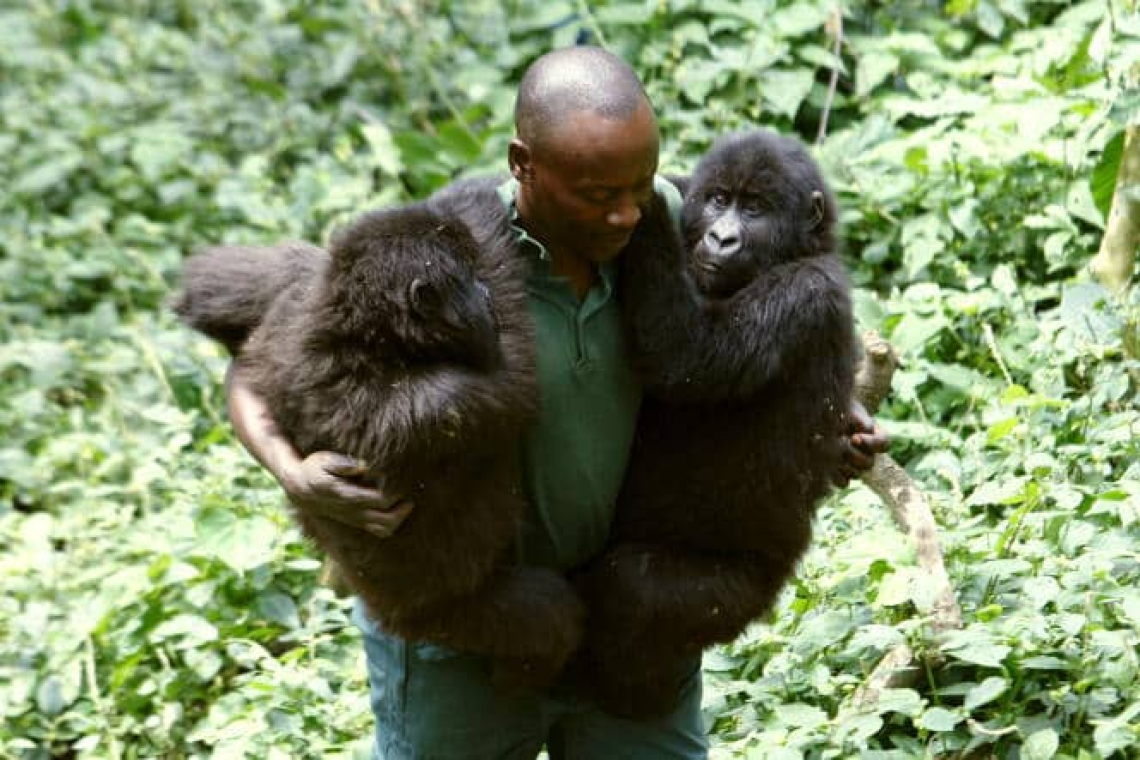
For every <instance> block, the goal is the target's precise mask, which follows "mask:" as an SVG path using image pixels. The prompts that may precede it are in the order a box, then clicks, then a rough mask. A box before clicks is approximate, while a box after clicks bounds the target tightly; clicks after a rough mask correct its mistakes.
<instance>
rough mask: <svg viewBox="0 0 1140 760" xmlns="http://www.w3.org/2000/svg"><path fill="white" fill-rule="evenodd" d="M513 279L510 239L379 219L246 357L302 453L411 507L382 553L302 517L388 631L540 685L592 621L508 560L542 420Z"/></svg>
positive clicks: (410, 216) (274, 317)
mask: <svg viewBox="0 0 1140 760" xmlns="http://www.w3.org/2000/svg"><path fill="white" fill-rule="evenodd" d="M520 266H523V263H522V262H520V261H519V259H518V257H516V256H514V255H513V247H512V244H511V241H510V240H509V238H503V239H499V238H496V237H495V236H494V235H493V234H492V233H489V232H479V231H472V230H470V229H469V228H468V227H467V226H466V225H464V224H462V223H460V222H459V221H457V220H455V219H454V217H452V216H450V215H448V214H446V213H440V212H439V210H437V209H435V208H433V207H432V206H430V205H428V204H413V205H410V206H407V207H404V208H399V209H389V210H383V211H379V212H373V213H371V214H368V215H365V216H364V217H362V218H361V219H359V220H358V221H357V222H355V223H354V224H353V225H352V226H350V227H349V228H348V229H347V230H346V231H345V232H343V233H342V234H340V235H339V236H338V237H337V238H335V239H334V241H333V244H332V246H331V249H330V258H329V261H328V264H327V266H325V267H323V268H322V269H321V270H320V274H319V276H318V277H317V278H315V279H302V280H300V281H298V282H296V283H294V284H293V285H292V286H290V287H289V288H287V289H285V290H284V291H283V292H281V293H280V294H279V295H278V297H276V298H275V299H274V300H273V302H272V304H271V305H270V307H269V310H268V312H267V313H266V314H265V315H264V319H262V320H261V321H260V324H258V325H257V326H256V328H255V329H254V330H253V332H252V334H251V335H250V336H249V338H248V340H247V342H246V343H245V346H244V348H243V350H242V351H241V353H240V354H239V356H238V358H237V360H236V361H237V364H238V368H239V371H240V372H241V373H242V374H243V377H245V378H247V379H248V382H249V383H250V385H251V387H252V389H253V390H254V391H255V392H256V393H257V394H258V395H260V396H261V397H262V398H264V399H265V400H266V402H267V404H268V405H269V408H270V412H271V414H272V416H273V418H274V421H275V422H276V424H277V425H278V427H279V428H280V429H281V431H282V432H283V433H284V434H285V435H286V437H288V438H289V439H290V440H291V441H292V442H293V443H294V444H295V445H296V446H297V448H298V450H299V451H300V452H301V453H302V454H303V455H307V454H310V453H312V452H315V451H335V452H340V453H344V454H347V455H350V456H353V457H356V458H358V459H360V460H362V461H363V462H365V463H366V464H367V466H368V470H369V477H370V478H372V479H374V480H378V481H380V482H381V484H382V486H383V489H384V490H385V492H387V493H390V494H401V495H403V496H404V497H405V498H407V499H408V500H409V501H411V502H412V503H414V504H415V507H414V509H413V510H412V512H411V514H410V516H409V517H408V519H407V520H406V521H405V523H404V524H403V525H402V526H401V528H400V530H399V531H398V533H397V534H396V535H395V536H393V537H391V538H387V539H380V538H377V537H374V536H372V535H371V534H369V533H367V532H365V531H363V530H360V529H358V528H355V527H351V526H348V525H345V524H343V523H340V522H337V521H334V520H331V519H326V518H323V517H319V516H316V515H313V514H310V513H306V512H303V511H300V510H297V511H296V517H297V519H298V521H299V522H300V524H301V526H302V528H303V529H304V531H305V533H306V534H307V535H309V536H310V537H312V538H313V539H314V540H315V542H316V543H317V544H318V545H319V546H320V547H321V549H323V550H324V551H325V552H327V553H328V554H329V555H331V556H332V557H333V558H334V559H335V560H336V562H337V564H338V566H339V567H340V568H341V570H342V571H343V575H344V577H345V580H346V582H347V583H349V585H351V586H352V588H353V590H354V591H355V592H356V593H357V594H359V596H360V597H361V598H362V600H363V601H364V603H365V605H366V607H367V608H368V610H369V612H370V613H371V614H373V615H374V616H376V617H377V618H378V619H379V621H380V623H381V625H382V627H383V628H384V629H385V630H387V631H389V632H391V633H394V634H397V635H400V636H402V637H405V638H408V639H410V640H426V641H432V642H435V643H440V644H444V645H448V646H452V647H454V648H456V649H460V650H464V651H470V652H477V653H481V654H486V655H490V656H491V657H493V658H496V659H497V660H498V665H499V668H500V669H499V675H500V677H501V678H502V679H503V680H505V681H507V682H509V683H510V684H512V685H515V686H542V685H543V684H544V683H545V682H546V681H548V680H549V679H550V678H552V677H553V675H554V674H555V673H556V672H557V671H558V670H559V669H560V668H561V666H562V664H563V662H564V660H565V658H566V657H567V656H568V655H569V653H570V652H571V651H572V650H573V649H574V648H575V647H576V645H577V643H578V641H579V637H580V630H581V618H582V609H581V603H580V602H579V601H578V599H577V597H576V595H575V593H574V591H573V589H572V588H571V587H570V586H569V585H568V584H567V583H566V581H565V580H564V579H563V578H561V577H560V576H559V575H557V574H556V573H554V572H551V571H548V570H545V569H540V568H521V567H515V566H513V565H512V564H511V563H510V559H511V558H510V557H509V556H507V555H508V553H509V547H510V545H511V543H512V541H513V540H514V538H515V536H516V532H517V528H518V524H519V521H520V519H521V516H522V511H523V506H524V504H523V496H522V494H521V489H520V486H519V483H520V479H519V475H518V472H517V445H518V439H519V435H520V433H521V431H522V429H523V428H524V426H525V425H527V424H528V423H529V422H530V421H531V420H532V418H533V416H534V414H535V413H536V406H537V391H536V388H535V381H534V376H535V368H534V355H533V342H534V336H533V329H532V327H531V325H530V322H529V317H528V315H527V313H526V307H525V298H526V293H525V288H524V285H523V283H524V276H523V273H522V272H521V271H520V269H519V267H520ZM245 287H248V288H250V289H251V290H252V289H257V288H258V287H259V285H258V284H257V283H255V282H247V283H246V285H245Z"/></svg>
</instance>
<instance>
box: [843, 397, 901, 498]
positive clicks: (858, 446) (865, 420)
mask: <svg viewBox="0 0 1140 760" xmlns="http://www.w3.org/2000/svg"><path fill="white" fill-rule="evenodd" d="M845 433H846V435H845V436H844V438H843V463H842V464H841V465H840V466H839V472H838V473H836V475H835V477H834V478H833V480H834V481H835V484H836V485H837V486H840V487H842V486H845V485H847V484H848V483H849V482H851V480H852V479H853V478H857V477H859V476H860V475H862V474H863V473H864V472H866V471H867V470H869V469H871V465H873V464H874V463H875V455H877V454H882V453H883V452H885V451H886V450H887V448H888V447H889V446H890V445H891V441H890V438H888V437H887V434H886V433H885V432H883V429H882V428H881V427H879V425H878V423H876V422H875V420H874V418H872V417H871V415H870V414H869V413H868V412H867V410H866V409H865V408H864V407H863V405H862V404H860V403H859V402H858V401H856V400H855V399H851V410H850V412H849V413H848V415H847V430H846V431H845Z"/></svg>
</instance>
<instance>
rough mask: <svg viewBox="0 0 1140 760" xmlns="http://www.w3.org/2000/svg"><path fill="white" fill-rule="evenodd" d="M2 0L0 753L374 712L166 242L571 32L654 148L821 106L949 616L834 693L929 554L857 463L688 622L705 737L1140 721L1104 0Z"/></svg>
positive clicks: (202, 753) (672, 151) (300, 223)
mask: <svg viewBox="0 0 1140 760" xmlns="http://www.w3.org/2000/svg"><path fill="white" fill-rule="evenodd" d="M835 7H836V5H835V3H833V2H830V1H824V0H808V1H807V2H790V1H789V0H744V1H743V2H737V1H735V0H733V1H732V2H729V1H728V0H633V1H625V2H620V1H617V0H615V1H613V2H604V3H601V2H600V3H585V2H580V1H579V2H568V1H566V0H562V1H560V0H552V1H546V2H540V1H539V0H512V1H510V2H502V3H500V2H489V1H486V0H468V1H467V2H452V1H451V0H424V2H412V1H411V0H372V2H365V1H364V0H358V1H354V0H338V1H333V2H325V3H318V4H310V3H302V2H299V1H298V0H240V1H239V2H221V0H196V1H195V2H190V0H170V1H163V2H158V1H157V0H155V1H149V2H148V1H147V0H50V1H49V0H28V2H23V3H17V4H8V3H2V4H0V294H2V295H3V298H2V301H0V340H2V344H0V591H2V593H0V757H13V758H14V757H19V758H48V757H164V758H190V757H194V758H197V757H224V758H230V757H250V758H287V757H338V756H344V757H348V756H352V754H353V753H354V752H356V751H358V750H359V748H360V746H361V744H362V741H365V740H366V739H367V736H368V733H369V730H370V715H369V713H368V708H367V703H366V685H365V682H364V671H363V664H362V653H361V648H360V646H359V642H358V640H357V636H356V633H355V631H354V630H353V629H352V627H351V626H350V625H349V623H348V621H347V616H346V612H347V610H346V605H345V602H344V601H342V600H338V599H337V598H335V597H334V596H333V595H332V593H331V592H329V591H328V590H326V589H323V588H321V587H320V586H319V585H318V584H317V582H316V568H317V566H318V562H317V561H316V560H315V558H314V556H313V554H312V552H311V550H310V549H309V548H308V547H306V546H305V545H303V544H302V543H301V542H300V541H299V538H298V535H297V532H296V531H295V530H294V529H293V528H292V527H291V525H290V523H289V520H288V518H287V515H286V513H285V511H284V510H283V509H282V508H281V505H280V497H279V495H278V491H277V490H276V489H275V487H274V486H273V484H272V483H271V481H270V480H269V479H268V477H267V476H266V475H265V474H264V473H262V472H261V471H260V470H259V469H258V468H257V467H256V466H254V465H253V464H252V463H251V460H250V459H249V458H248V457H247V456H246V455H245V454H244V453H243V452H241V451H240V449H238V448H237V447H236V446H235V443H234V441H233V438H232V436H231V433H230V431H229V428H228V425H227V423H226V422H225V419H224V411H223V405H222V398H221V392H220V387H219V379H220V376H221V373H222V371H223V368H224V364H225V362H224V359H223V358H222V357H221V356H220V354H219V352H218V350H217V349H216V348H215V347H213V346H212V345H209V344H207V343H206V342H205V341H203V340H199V339H197V338H195V337H193V336H191V335H190V334H188V333H187V331H185V330H183V329H180V328H179V327H178V326H177V325H176V324H175V323H174V321H173V320H172V319H171V316H170V314H169V313H168V312H167V311H166V309H165V308H164V299H165V298H166V297H167V295H168V293H169V290H170V287H171V284H172V283H173V281H174V278H175V275H176V272H177V269H178V266H179V263H180V261H181V258H182V256H183V255H184V253H185V252H187V251H189V250H191V249H193V248H194V247H195V246H198V245H201V244H204V243H208V242H209V243H212V242H218V241H269V240H274V239H278V238H283V237H305V238H309V239H314V240H323V239H325V237H326V236H327V234H328V232H329V230H330V228H332V227H333V226H335V225H336V224H338V223H341V222H343V221H344V220H346V219H347V218H349V217H350V216H352V215H353V214H356V213H358V212H360V211H362V210H364V209H367V208H369V207H372V206H375V205H377V204H381V203H386V202H392V201H397V200H403V199H407V198H412V197H420V196H423V195H425V194H427V193H428V192H430V191H431V190H432V189H433V188H435V187H438V186H439V185H441V184H443V183H445V182H447V181H448V180H449V179H451V178H452V177H454V176H456V175H457V174H458V173H461V172H465V171H469V170H470V171H475V170H489V169H501V168H503V165H504V159H503V156H504V152H505V145H506V141H507V140H508V139H509V136H510V127H509V115H510V110H511V103H512V95H513V88H514V83H515V82H516V81H517V78H518V76H519V74H520V73H521V70H522V68H523V67H524V66H525V64H526V62H527V61H528V60H530V59H531V58H532V57H534V56H535V55H537V54H539V53H540V52H542V51H545V50H547V49H548V48H550V47H551V46H555V45H564V44H570V43H572V42H574V41H575V40H577V39H580V38H582V37H586V36H588V37H590V38H592V39H594V40H598V39H602V40H604V41H605V43H606V44H607V45H609V46H610V47H612V48H613V49H615V50H616V51H618V52H620V53H621V54H623V55H624V56H626V57H627V59H628V60H629V61H630V62H631V63H633V64H634V66H635V67H636V68H637V69H638V71H639V72H640V73H641V74H642V75H643V77H644V79H645V81H646V83H647V86H648V88H649V90H650V93H651V95H652V97H653V100H654V102H655V104H656V106H657V108H658V111H659V113H660V116H661V123H662V128H663V133H664V152H663V168H665V169H667V170H684V169H686V168H687V167H689V166H691V164H692V162H693V160H694V158H695V157H696V156H697V155H699V153H700V151H701V150H702V149H703V148H705V147H706V146H707V145H708V143H709V141H710V140H711V139H713V138H714V137H715V136H716V135H719V134H721V133H723V132H725V131H728V130H731V129H734V128H738V127H741V126H745V125H749V124H762V125H765V126H769V127H773V128H776V129H779V130H782V131H787V132H796V133H799V134H800V135H801V136H802V137H804V139H805V140H808V141H814V140H815V137H816V134H817V131H818V127H819V123H820V120H821V116H822V114H823V112H824V109H825V104H826V103H827V101H828V94H827V90H828V77H829V74H830V71H831V69H832V68H838V70H839V72H840V77H839V81H838V89H837V92H836V94H835V96H834V100H833V102H832V103H831V106H830V109H829V111H828V130H827V136H826V139H825V140H824V141H823V142H822V143H821V144H820V145H819V146H818V148H817V150H816V154H817V156H818V157H819V158H820V160H821V161H822V162H823V163H824V165H825V167H826V168H827V170H828V174H829V176H830V178H831V179H832V181H833V183H834V186H835V188H836V189H837V191H838V192H839V194H840V197H841V200H842V205H843V209H844V213H843V225H844V241H845V243H844V244H845V253H846V256H847V259H848V263H849V265H850V267H851V269H852V272H853V274H854V278H855V281H856V283H857V284H858V286H859V290H858V294H857V295H858V299H857V300H858V308H859V316H860V319H861V322H862V324H863V325H864V326H865V327H868V328H875V329H878V330H880V331H881V332H883V333H884V334H885V335H887V336H888V337H889V338H890V339H891V341H892V342H893V343H894V345H895V346H896V347H897V348H898V349H899V350H900V352H901V353H902V354H903V357H904V360H905V365H904V367H903V369H902V370H901V371H900V372H899V373H898V375H897V377H896V381H895V395H894V397H893V398H892V400H891V401H890V402H889V404H888V406H887V407H886V408H885V409H883V410H882V413H881V416H882V419H883V421H884V423H885V424H886V426H887V427H888V429H889V430H890V431H891V433H892V435H893V438H894V442H895V443H894V449H893V452H894V454H895V456H896V457H897V458H898V459H899V460H900V461H902V462H903V463H904V464H906V466H907V467H908V469H909V470H910V471H911V472H912V473H913V475H914V476H915V477H916V478H917V480H918V481H919V482H920V483H921V484H922V485H923V487H924V488H925V490H926V491H927V492H928V494H929V496H930V498H931V500H932V503H933V505H934V508H935V512H936V516H937V518H938V520H939V522H940V524H941V525H942V526H943V529H944V530H943V533H942V535H941V541H942V545H943V547H944V550H945V552H946V555H947V564H948V566H949V570H950V573H951V575H952V578H953V581H954V583H955V585H956V587H957V589H958V592H959V597H960V601H961V603H962V606H963V610H964V613H965V617H966V625H965V628H964V629H963V630H962V631H961V632H960V633H957V634H955V635H953V636H952V637H951V639H950V641H948V642H947V643H946V645H945V650H946V651H947V653H948V656H949V659H948V661H947V662H946V663H945V664H944V665H942V666H940V667H938V668H930V669H928V671H927V672H926V673H924V674H923V677H922V678H921V680H920V685H919V686H918V687H917V688H915V689H899V690H894V691H891V692H888V693H887V694H886V695H885V698H884V700H883V701H882V702H881V704H880V705H879V707H878V709H877V710H874V711H872V712H871V713H869V714H866V715H860V716H857V717H852V718H847V719H844V720H841V721H836V720H835V716H836V715H837V712H838V710H839V707H840V705H842V704H843V701H844V699H845V698H846V697H848V696H849V695H850V693H851V692H852V691H853V689H854V688H855V687H856V686H857V685H858V684H860V683H861V682H862V680H863V677H864V675H865V674H866V673H867V672H868V671H869V670H870V669H871V668H872V667H873V666H874V665H875V663H876V662H877V660H878V658H879V657H880V656H881V655H882V654H883V653H884V652H885V651H887V650H888V649H889V648H890V647H892V646H893V645H894V644H896V643H898V642H901V641H909V642H910V643H911V644H912V645H914V646H915V647H917V648H918V649H919V650H923V649H926V648H928V647H929V646H930V641H929V639H928V635H927V631H926V629H925V628H924V614H925V613H926V612H928V611H929V607H930V600H931V593H932V589H931V588H930V584H929V583H928V582H927V581H926V580H925V579H924V578H923V577H922V576H921V575H920V574H919V573H917V572H916V566H915V561H914V557H913V555H912V553H911V551H910V549H909V548H908V547H907V546H906V542H905V541H904V540H903V539H902V538H901V537H900V536H899V535H898V534H897V532H896V530H895V528H894V527H893V526H892V524H891V523H890V520H889V518H888V517H887V515H886V513H885V510H884V509H883V507H882V506H881V505H880V504H879V503H878V502H877V500H876V499H875V498H874V497H873V496H872V495H870V493H869V492H867V491H866V490H864V489H862V488H861V487H858V486H857V487H853V488H851V489H849V490H847V491H845V492H843V493H842V494H840V495H838V496H837V497H836V498H834V499H832V500H831V501H830V502H829V503H828V505H827V506H826V507H825V509H824V510H823V511H822V513H821V516H820V519H819V521H818V539H817V542H816V548H815V550H813V552H812V553H811V554H810V556H809V557H808V558H807V559H806V560H805V562H804V565H803V568H802V572H801V574H800V577H799V579H798V580H797V582H796V583H795V584H794V585H793V587H791V588H790V589H789V590H788V592H787V593H786V594H785V596H784V598H783V600H782V602H781V604H780V605H779V609H778V610H777V612H776V613H775V614H774V616H773V619H772V620H771V623H770V625H763V626H756V627H755V628H754V629H752V630H751V631H750V632H749V633H748V634H747V635H746V636H745V637H743V638H742V639H741V640H740V641H739V642H737V643H736V644H735V645H733V646H731V647H728V648H725V649H722V650H719V651H717V652H715V653H713V654H711V655H710V656H708V657H707V658H706V705H705V707H706V711H707V716H708V719H709V725H710V730H711V731H712V732H713V734H714V741H715V745H716V748H715V750H714V756H715V757H747V758H799V757H810V758H841V757H856V756H861V757H866V758H911V757H936V756H937V757H966V756H969V757H1000V758H1024V759H1025V760H1043V759H1044V758H1050V757H1057V758H1108V757H1135V756H1137V754H1138V753H1140V661H1138V655H1137V647H1138V645H1140V588H1138V582H1140V463H1138V462H1140V456H1138V453H1140V452H1138V448H1140V445H1138V443H1137V440H1138V439H1140V409H1138V407H1137V404H1136V397H1137V390H1138V385H1140V362H1138V359H1137V356H1138V355H1137V350H1138V345H1140V340H1138V338H1137V317H1138V315H1140V304H1138V301H1137V296H1136V295H1135V294H1133V295H1132V296H1130V297H1125V298H1124V299H1122V300H1117V301H1113V300H1110V299H1108V298H1107V297H1106V296H1105V294H1104V292H1103V291H1102V290H1101V289H1100V288H1099V287H1097V286H1096V285H1094V284H1091V283H1090V282H1088V281H1087V279H1086V277H1085V276H1084V274H1083V265H1084V263H1085V262H1086V261H1087V260H1088V259H1089V258H1090V257H1091V255H1092V253H1093V252H1095V249H1096V245H1097V242H1098V241H1099V237H1100V233H1101V229H1102V226H1103V219H1104V213H1105V211H1106V209H1107V204H1108V202H1109V200H1110V199H1111V194H1112V186H1113V178H1114V176H1115V168H1116V165H1117V162H1118V161H1119V152H1120V140H1119V135H1120V133H1121V130H1122V129H1123V127H1124V125H1126V124H1127V123H1134V122H1136V121H1137V120H1138V119H1140V95H1138V93H1137V89H1136V83H1137V71H1138V66H1140V19H1138V15H1137V8H1136V6H1135V4H1134V2H1133V0H1111V2H1106V0H1087V1H1084V2H1058V1H1056V0H949V1H948V2H945V3H942V2H937V1H936V0H851V1H850V2H845V3H842V4H841V7H842V18H843V31H844V36H843V44H842V46H841V48H840V51H839V56H838V57H836V55H835V53H834V50H835V48H834V46H833V45H834V38H833V36H832V35H831V34H829V32H828V29H832V30H833V29H834V28H835V23H834V21H835V19H834V18H833V12H834V9H835Z"/></svg>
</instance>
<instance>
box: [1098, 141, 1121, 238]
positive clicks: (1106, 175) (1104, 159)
mask: <svg viewBox="0 0 1140 760" xmlns="http://www.w3.org/2000/svg"><path fill="white" fill-rule="evenodd" d="M1123 155H1124V130H1120V131H1119V132H1117V133H1116V134H1114V135H1113V136H1112V138H1111V139H1110V140H1109V141H1108V142H1107V143H1106V144H1105V146H1104V150H1103V151H1102V152H1101V154H1100V160H1099V161H1097V163H1096V166H1095V167H1094V168H1093V170H1092V173H1091V174H1089V191H1090V192H1091V193H1092V197H1093V201H1094V202H1095V203H1096V207H1097V209H1099V210H1100V213H1101V216H1102V217H1103V219H1108V212H1109V209H1110V208H1111V207H1112V195H1113V193H1114V192H1115V190H1116V178H1117V175H1118V174H1119V173H1120V159H1121V156H1123Z"/></svg>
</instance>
